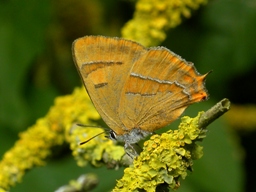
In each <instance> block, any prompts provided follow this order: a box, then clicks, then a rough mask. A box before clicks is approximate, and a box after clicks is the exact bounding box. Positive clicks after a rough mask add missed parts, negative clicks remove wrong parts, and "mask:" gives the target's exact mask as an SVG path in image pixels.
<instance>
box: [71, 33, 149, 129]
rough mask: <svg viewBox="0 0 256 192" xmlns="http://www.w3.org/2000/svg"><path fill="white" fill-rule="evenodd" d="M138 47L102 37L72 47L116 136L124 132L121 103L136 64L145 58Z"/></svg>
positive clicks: (89, 89) (93, 97)
mask: <svg viewBox="0 0 256 192" xmlns="http://www.w3.org/2000/svg"><path fill="white" fill-rule="evenodd" d="M143 52H144V48H143V47H142V46H140V45H138V44H137V43H134V42H131V41H127V40H123V39H118V38H107V37H103V36H88V37H83V38H80V39H78V40H76V41H75V42H74V44H73V56H74V60H75V63H76V66H77V68H78V71H79V73H80V76H81V77H82V79H83V82H84V85H85V87H86V89H87V92H88V94H89V95H90V98H91V100H92V102H93V104H94V106H95V108H96V109H97V111H98V112H99V114H100V115H101V117H102V118H103V120H104V121H105V122H106V124H107V125H108V126H109V127H110V128H111V129H112V130H114V131H115V132H116V133H117V134H122V133H123V132H124V130H125V128H124V125H123V123H122V122H121V120H120V118H119V116H118V112H119V102H120V97H121V91H122V89H123V87H124V84H125V81H127V78H128V77H129V74H130V70H131V68H132V66H133V63H134V62H135V61H136V60H137V59H138V58H139V57H140V55H141V54H143Z"/></svg>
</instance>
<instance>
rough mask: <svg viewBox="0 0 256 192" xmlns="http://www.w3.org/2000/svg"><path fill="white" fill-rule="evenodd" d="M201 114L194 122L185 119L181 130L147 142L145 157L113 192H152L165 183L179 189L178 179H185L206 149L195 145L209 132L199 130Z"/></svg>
mask: <svg viewBox="0 0 256 192" xmlns="http://www.w3.org/2000/svg"><path fill="white" fill-rule="evenodd" d="M201 114H202V113H199V115H198V116H197V117H195V118H190V117H187V116H185V117H182V119H181V120H182V122H181V124H180V125H179V129H178V130H174V131H173V130H169V131H168V132H166V133H163V134H162V135H153V136H152V137H151V138H150V139H149V140H148V141H146V142H145V143H144V148H143V151H142V153H141V154H140V155H139V156H138V157H137V158H136V159H135V160H134V162H133V164H132V165H130V167H128V168H126V169H125V171H124V176H123V178H122V179H120V180H118V182H117V185H116V188H115V189H114V190H113V192H116V191H118V192H120V191H138V190H139V189H144V190H145V191H149V192H150V191H152V192H153V191H155V190H156V187H157V186H158V185H160V184H164V183H167V184H168V185H169V187H170V188H172V189H177V188H178V187H179V179H180V178H182V179H185V177H186V176H187V171H188V170H191V169H192V165H193V160H195V159H199V158H201V157H202V155H203V147H202V146H200V145H198V144H197V143H196V141H198V140H201V139H202V138H204V137H205V136H206V130H205V129H202V128H199V127H198V121H199V118H200V116H201Z"/></svg>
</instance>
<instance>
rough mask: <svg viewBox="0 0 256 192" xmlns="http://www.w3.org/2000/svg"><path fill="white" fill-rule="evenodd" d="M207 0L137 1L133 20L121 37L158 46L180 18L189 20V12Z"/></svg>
mask: <svg viewBox="0 0 256 192" xmlns="http://www.w3.org/2000/svg"><path fill="white" fill-rule="evenodd" d="M206 2H207V0H193V1H192V0H172V1H170V0H138V1H137V4H136V10H135V13H134V16H133V19H132V20H130V21H129V22H127V23H126V25H125V26H124V27H123V29H122V36H123V37H124V38H127V39H131V40H134V41H137V42H140V43H141V44H142V45H144V46H146V47H148V46H155V45H159V44H160V43H161V42H162V41H163V40H164V39H165V38H166V34H165V32H166V31H167V30H168V29H170V28H174V27H176V26H177V25H179V24H180V23H181V21H182V17H186V18H189V17H190V16H191V12H192V11H193V10H195V9H198V8H199V6H201V5H203V4H205V3H206Z"/></svg>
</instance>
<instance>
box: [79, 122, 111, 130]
mask: <svg viewBox="0 0 256 192" xmlns="http://www.w3.org/2000/svg"><path fill="white" fill-rule="evenodd" d="M76 125H77V126H79V127H94V128H101V129H104V130H105V131H108V128H106V127H101V126H98V125H85V124H80V123H77V124H76Z"/></svg>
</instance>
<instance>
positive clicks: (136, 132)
mask: <svg viewBox="0 0 256 192" xmlns="http://www.w3.org/2000/svg"><path fill="white" fill-rule="evenodd" d="M151 134H152V132H149V131H144V130H141V129H138V128H134V129H132V130H130V131H127V132H126V133H124V134H122V135H118V134H116V133H115V132H114V131H113V130H112V129H111V130H110V131H109V135H108V136H106V137H107V138H109V139H111V140H115V141H118V142H122V143H125V145H124V148H125V151H126V153H127V154H128V155H129V156H130V157H132V158H135V157H136V156H138V155H139V153H140V152H141V148H140V147H139V146H138V145H137V143H138V142H139V141H140V140H142V139H144V138H145V137H147V136H148V135H151Z"/></svg>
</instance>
